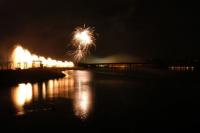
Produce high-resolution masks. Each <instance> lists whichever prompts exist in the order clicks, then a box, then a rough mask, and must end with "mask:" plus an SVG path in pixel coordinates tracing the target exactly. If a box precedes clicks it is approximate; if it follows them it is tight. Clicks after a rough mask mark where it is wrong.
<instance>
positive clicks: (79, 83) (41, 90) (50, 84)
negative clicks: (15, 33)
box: [11, 70, 92, 119]
mask: <svg viewBox="0 0 200 133" xmlns="http://www.w3.org/2000/svg"><path fill="white" fill-rule="evenodd" d="M64 73H65V74H66V77H64V78H61V79H55V80H49V81H46V82H42V83H34V84H31V83H22V84H18V85H17V86H16V87H13V88H12V91H11V93H12V101H13V103H14V105H15V108H16V115H24V114H26V113H27V112H28V110H27V109H26V108H25V106H29V105H31V104H33V102H41V101H44V102H45V101H46V102H47V101H49V100H58V99H59V98H64V99H71V100H72V102H73V107H72V108H73V111H74V115H76V116H77V117H79V118H80V119H86V118H87V117H88V115H89V113H90V111H91V109H92V92H91V85H90V82H91V73H90V72H89V71H82V70H67V71H64ZM36 108H37V107H36Z"/></svg>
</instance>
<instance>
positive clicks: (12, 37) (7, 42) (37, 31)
mask: <svg viewBox="0 0 200 133" xmlns="http://www.w3.org/2000/svg"><path fill="white" fill-rule="evenodd" d="M194 5H195V4H194V3H192V2H190V1H185V2H184V1H176V0H120V1H119V0H63V1H60V0H55V1H53V0H0V50H1V56H2V55H3V54H4V53H7V50H8V49H10V48H12V47H13V45H14V44H15V43H17V42H19V43H21V44H22V45H23V46H24V47H26V48H28V49H30V50H31V51H33V52H35V53H37V54H39V55H44V56H50V57H54V58H58V59H64V58H66V52H67V50H68V45H69V44H70V41H71V37H72V35H71V32H72V31H73V29H74V28H75V27H76V26H80V25H83V24H86V25H87V26H91V27H95V37H96V45H97V46H96V50H94V49H93V50H92V52H91V55H92V56H95V57H106V56H112V55H123V54H124V55H129V56H132V57H138V58H147V59H149V58H163V59H165V58H183V59H184V58H198V57H200V54H199V53H200V52H199V49H198V48H199V47H198V45H199V43H198V42H197V40H198V39H197V38H198V34H199V31H198V30H197V25H198V24H199V23H198V21H197V20H198V17H199V15H198V14H197V11H195V10H196V8H194Z"/></svg>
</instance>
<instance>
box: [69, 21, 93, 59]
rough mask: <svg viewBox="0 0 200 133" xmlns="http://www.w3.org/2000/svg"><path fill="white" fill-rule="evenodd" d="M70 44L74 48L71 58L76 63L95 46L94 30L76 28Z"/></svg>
mask: <svg viewBox="0 0 200 133" xmlns="http://www.w3.org/2000/svg"><path fill="white" fill-rule="evenodd" d="M72 44H73V46H74V47H75V51H74V52H73V56H74V59H75V61H76V62H79V61H80V60H81V59H82V58H84V57H85V56H86V55H88V54H89V50H90V48H91V47H92V46H95V38H94V29H93V28H91V27H85V25H84V26H83V27H77V28H76V29H75V31H74V32H73V38H72Z"/></svg>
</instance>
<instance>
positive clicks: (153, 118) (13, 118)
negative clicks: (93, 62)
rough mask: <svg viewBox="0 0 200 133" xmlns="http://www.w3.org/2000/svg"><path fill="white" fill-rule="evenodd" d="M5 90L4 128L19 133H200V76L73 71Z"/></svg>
mask: <svg viewBox="0 0 200 133" xmlns="http://www.w3.org/2000/svg"><path fill="white" fill-rule="evenodd" d="M65 73H66V74H67V76H66V77H65V78H61V79H57V80H46V81H40V82H34V83H31V84H30V83H26V84H19V85H15V86H10V87H1V88H0V121H1V123H2V122H3V123H2V124H1V127H2V128H3V129H6V130H13V129H14V130H15V131H27V132H28V131H42V130H43V131H66V132H75V131H88V132H113V131H123V132H148V133H149V132H182V131H187V132H194V131H195V132H198V131H200V130H199V126H200V122H199V120H200V109H199V101H200V97H199V88H200V75H199V73H198V72H193V73H168V72H162V71H155V72H150V73H149V72H128V73H127V72H117V71H115V72H111V71H106V72H100V71H95V72H94V71H93V72H92V71H83V70H67V71H66V72H65Z"/></svg>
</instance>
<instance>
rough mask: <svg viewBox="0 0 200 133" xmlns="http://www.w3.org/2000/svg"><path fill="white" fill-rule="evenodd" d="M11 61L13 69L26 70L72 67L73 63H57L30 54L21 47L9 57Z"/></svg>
mask: <svg viewBox="0 0 200 133" xmlns="http://www.w3.org/2000/svg"><path fill="white" fill-rule="evenodd" d="M11 60H12V61H13V64H14V66H13V67H14V69H16V68H20V69H27V68H32V67H41V65H42V66H43V67H74V63H73V62H70V61H59V60H54V59H51V58H49V57H48V58H45V57H43V56H38V55H35V54H31V52H30V51H29V50H27V49H24V48H23V47H22V46H20V45H19V46H17V47H16V48H15V49H14V50H13V52H12V55H11Z"/></svg>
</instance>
